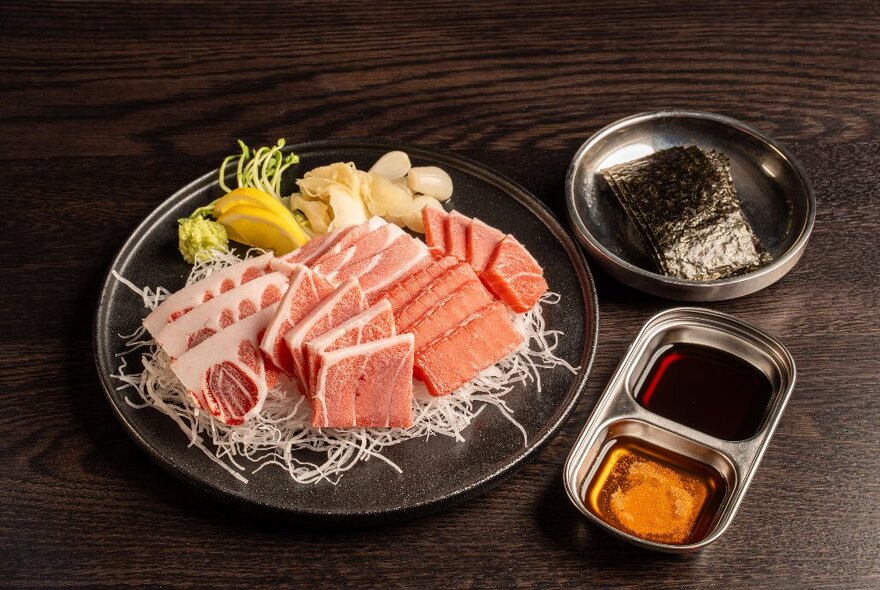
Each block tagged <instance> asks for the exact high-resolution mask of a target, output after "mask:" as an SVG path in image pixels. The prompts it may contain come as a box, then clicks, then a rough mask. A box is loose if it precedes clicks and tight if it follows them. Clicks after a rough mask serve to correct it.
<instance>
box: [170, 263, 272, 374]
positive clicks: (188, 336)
mask: <svg viewBox="0 0 880 590" xmlns="http://www.w3.org/2000/svg"><path fill="white" fill-rule="evenodd" d="M286 290H287V276H285V275H284V273H280V272H273V273H269V274H266V275H263V276H261V277H259V278H256V279H254V280H252V281H248V282H247V283H245V284H244V285H241V286H240V287H236V288H235V289H233V290H231V291H227V292H226V293H221V294H220V295H217V296H216V297H214V298H213V299H211V300H210V301H208V302H207V303H203V304H201V305H199V306H198V307H196V308H195V309H193V310H192V311H190V312H189V313H188V314H186V315H184V316H183V317H181V318H180V319H178V320H177V321H174V322H171V323H170V324H168V325H166V326H165V327H164V328H162V329H161V330H159V333H158V334H156V342H158V343H159V346H161V347H162V349H163V350H164V351H165V352H166V353H168V356H170V357H171V358H172V359H174V358H177V357H179V356H180V355H182V354H183V353H185V352H186V351H187V350H189V349H190V348H193V347H195V346H197V345H198V344H200V343H201V342H203V341H205V340H206V339H208V338H210V337H212V336H214V335H215V334H216V333H217V332H220V331H221V330H224V329H226V328H228V327H229V326H231V325H232V324H234V323H235V322H237V321H239V320H243V319H244V318H246V317H248V316H250V315H252V314H254V313H256V312H257V311H259V310H261V309H263V308H265V307H269V306H270V305H272V304H275V303H278V302H279V301H280V300H281V296H282V295H283V294H284V291H286Z"/></svg>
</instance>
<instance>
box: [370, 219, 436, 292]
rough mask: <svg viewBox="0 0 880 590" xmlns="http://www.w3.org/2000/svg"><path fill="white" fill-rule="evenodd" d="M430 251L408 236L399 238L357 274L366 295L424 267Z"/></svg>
mask: <svg viewBox="0 0 880 590" xmlns="http://www.w3.org/2000/svg"><path fill="white" fill-rule="evenodd" d="M430 260H431V258H430V256H429V255H428V249H427V248H426V247H425V245H424V244H423V243H422V242H421V241H420V240H417V239H415V238H413V237H412V236H410V235H408V234H404V235H402V236H400V237H399V238H397V239H396V240H395V241H394V243H393V244H391V246H390V247H388V248H387V249H385V250H383V251H382V252H380V253H378V254H376V256H374V257H373V258H372V260H371V263H370V265H369V266H368V267H366V268H364V269H362V270H361V271H360V272H358V273H357V274H355V275H354V276H356V277H357V279H358V281H359V282H360V284H361V288H362V289H363V290H364V294H365V295H366V296H367V297H368V298H370V299H371V300H372V299H373V295H374V294H376V293H379V292H380V291H381V292H382V293H384V291H385V289H387V288H388V287H390V286H391V285H393V284H394V283H395V282H396V281H399V280H401V279H403V278H404V277H406V276H408V275H409V274H410V273H412V272H415V271H416V270H418V269H419V268H421V266H422V265H424V264H427V263H428V262H430Z"/></svg>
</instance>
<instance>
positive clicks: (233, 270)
mask: <svg viewBox="0 0 880 590" xmlns="http://www.w3.org/2000/svg"><path fill="white" fill-rule="evenodd" d="M271 260H272V254H263V255H262V256H257V257H255V258H248V259H247V260H242V261H241V262H239V263H237V264H233V265H232V266H227V267H226V268H224V269H222V270H218V271H216V272H214V273H213V274H211V276H209V277H207V278H205V279H202V280H201V281H199V282H197V283H193V284H192V285H189V286H188V287H184V288H183V289H181V290H180V291H177V292H175V293H172V294H171V295H169V296H168V297H167V298H166V299H165V301H163V302H162V303H160V304H159V306H158V307H157V308H156V309H154V310H153V311H152V312H151V313H150V315H148V316H147V317H146V318H145V319H144V326H146V328H147V331H148V332H149V333H150V334H152V335H153V336H156V334H158V333H159V330H161V329H162V328H164V327H165V325H166V324H169V323H171V322H173V321H174V320H176V319H177V318H179V317H181V316H183V315H184V314H186V313H187V312H189V311H190V310H192V309H193V308H195V307H197V306H199V305H201V304H202V303H204V302H206V301H208V300H210V299H211V298H212V297H216V296H217V295H220V294H221V293H225V292H226V291H231V290H232V289H234V288H236V287H238V286H239V285H243V284H245V283H247V282H248V281H252V280H253V279H255V278H257V277H261V276H263V275H264V274H266V273H267V272H268V267H269V261H271Z"/></svg>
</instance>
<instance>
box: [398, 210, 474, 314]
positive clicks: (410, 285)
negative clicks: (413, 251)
mask: <svg viewBox="0 0 880 590" xmlns="http://www.w3.org/2000/svg"><path fill="white" fill-rule="evenodd" d="M427 208H428V207H426V209H427ZM456 264H458V261H457V260H456V259H455V258H453V257H452V256H444V257H443V258H438V259H436V260H434V261H432V262H431V263H430V264H428V265H427V266H425V267H424V268H422V269H421V270H419V271H418V272H414V273H412V274H410V275H408V276H407V277H406V278H404V279H402V280H400V281H398V282H396V283H394V284H393V285H391V287H389V289H388V290H387V291H385V293H384V297H385V298H386V299H387V300H388V301H389V302H390V303H391V307H392V308H394V309H395V310H397V309H401V308H403V306H404V305H406V304H407V303H409V302H410V301H412V300H413V299H414V298H415V297H416V296H417V295H418V294H419V293H420V292H421V291H422V289H424V288H425V287H427V286H428V285H429V284H430V283H431V281H433V280H434V279H436V278H437V277H438V276H440V275H441V274H443V273H444V272H445V271H447V270H449V269H450V268H452V267H453V266H455V265H456Z"/></svg>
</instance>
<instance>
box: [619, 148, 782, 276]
mask: <svg viewBox="0 0 880 590" xmlns="http://www.w3.org/2000/svg"><path fill="white" fill-rule="evenodd" d="M602 178H603V179H604V180H605V182H606V184H607V185H608V186H609V188H610V189H611V190H612V191H613V192H614V194H615V195H616V196H617V199H618V200H619V201H620V203H621V205H623V208H624V209H625V210H626V213H627V215H629V217H630V218H631V219H632V220H633V222H634V223H635V224H636V226H637V227H638V229H639V231H640V233H641V235H642V237H643V238H644V240H645V244H646V245H647V246H648V250H649V252H650V253H651V256H652V257H653V258H654V261H655V262H656V263H657V267H658V268H659V270H660V272H662V273H663V274H665V275H669V276H673V277H678V278H682V279H690V280H695V281H704V280H714V279H721V278H725V277H731V276H735V275H739V274H743V273H746V272H749V271H752V270H755V269H757V268H759V267H761V266H763V265H764V264H766V263H767V262H769V261H770V260H771V257H770V255H769V254H768V252H767V250H766V249H765V248H764V246H763V245H762V244H761V241H760V240H759V239H758V237H757V236H756V235H755V232H754V231H752V227H751V225H749V222H748V220H747V219H746V218H745V216H744V215H743V212H742V208H741V206H740V202H739V198H738V197H737V195H736V188H735V187H734V185H733V180H732V178H731V175H730V160H729V159H728V158H727V156H725V155H724V154H722V153H720V152H717V151H715V150H703V149H701V148H699V147H696V146H690V147H687V148H684V147H674V148H670V149H666V150H662V151H659V152H655V153H653V154H651V155H649V156H645V157H644V158H640V159H638V160H633V161H631V162H625V163H623V164H618V165H616V166H612V167H610V168H605V169H604V170H602Z"/></svg>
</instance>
